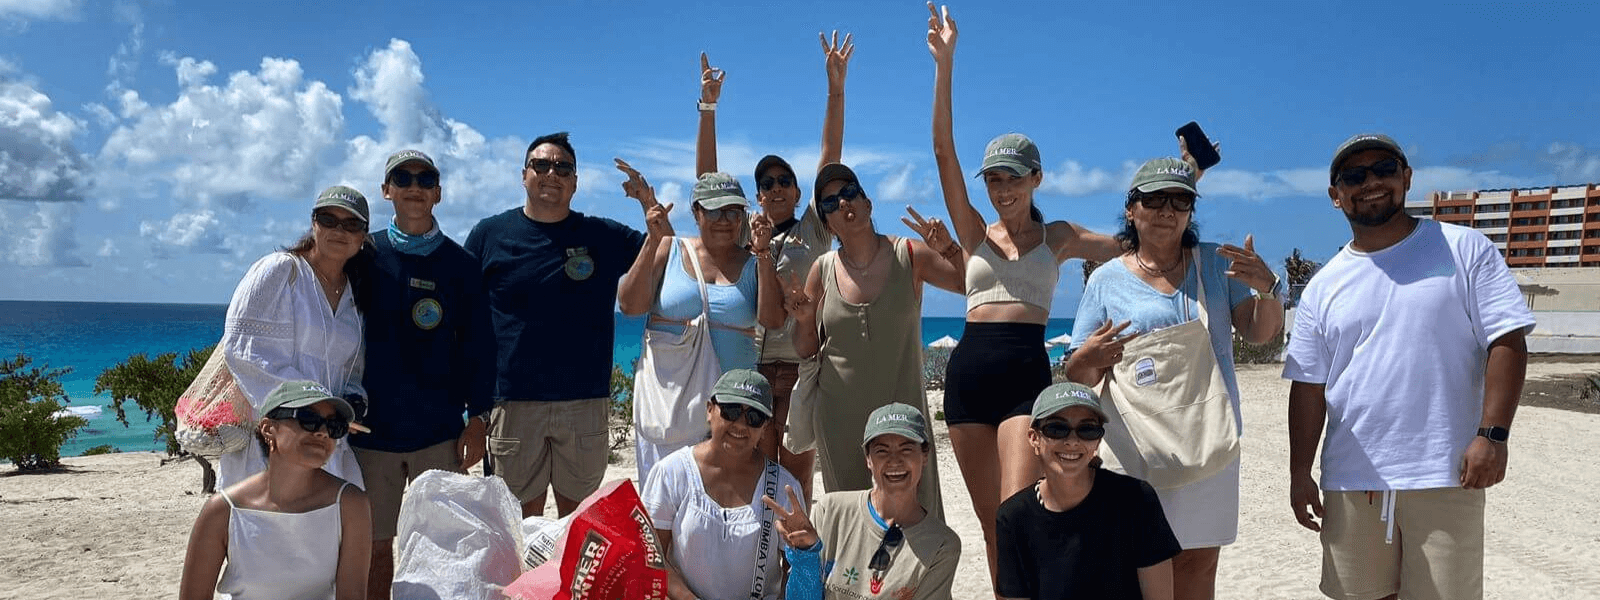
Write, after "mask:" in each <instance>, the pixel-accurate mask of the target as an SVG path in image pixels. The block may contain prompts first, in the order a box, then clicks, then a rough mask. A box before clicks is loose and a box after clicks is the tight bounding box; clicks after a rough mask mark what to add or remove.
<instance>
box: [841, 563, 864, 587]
mask: <svg viewBox="0 0 1600 600" xmlns="http://www.w3.org/2000/svg"><path fill="white" fill-rule="evenodd" d="M843 575H844V583H845V585H855V584H856V581H857V580H859V579H861V572H860V571H857V570H856V568H855V567H850V568H848V569H845V570H844V573H843Z"/></svg>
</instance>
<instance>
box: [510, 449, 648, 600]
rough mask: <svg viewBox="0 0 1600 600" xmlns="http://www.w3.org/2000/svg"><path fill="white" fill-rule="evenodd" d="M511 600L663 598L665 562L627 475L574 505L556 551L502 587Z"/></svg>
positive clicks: (629, 599) (557, 543)
mask: <svg viewBox="0 0 1600 600" xmlns="http://www.w3.org/2000/svg"><path fill="white" fill-rule="evenodd" d="M505 594H506V597H507V598H509V599H510V600H611V599H612V598H626V599H628V600H635V599H638V598H648V599H661V600H665V599H666V597H667V562H666V554H665V553H664V551H663V550H662V549H661V544H660V543H659V542H658V541H657V540H656V529H655V524H654V523H652V522H651V521H650V516H649V515H648V514H645V511H644V504H642V503H640V501H639V493H638V492H637V491H636V490H634V488H633V482H632V481H631V480H627V479H623V480H619V481H613V482H611V483H608V484H606V485H604V486H601V488H600V489H599V490H598V491H596V492H595V493H594V494H592V495H590V496H589V498H588V499H586V500H584V501H583V504H580V505H579V506H578V510H577V512H576V513H575V514H574V516H573V518H572V523H571V524H570V525H568V527H567V533H566V535H565V536H564V537H563V538H562V539H561V540H559V541H557V542H556V555H555V556H552V557H551V558H550V560H549V561H547V562H545V563H544V564H542V565H539V566H538V567H537V568H535V569H534V570H532V571H528V572H527V573H523V574H522V576H521V577H518V578H517V580H516V581H515V582H512V584H511V585H509V586H506V589H505Z"/></svg>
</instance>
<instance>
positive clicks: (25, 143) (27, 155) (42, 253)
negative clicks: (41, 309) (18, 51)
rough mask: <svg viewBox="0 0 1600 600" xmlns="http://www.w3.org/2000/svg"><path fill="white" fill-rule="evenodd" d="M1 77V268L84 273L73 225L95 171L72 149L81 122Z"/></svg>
mask: <svg viewBox="0 0 1600 600" xmlns="http://www.w3.org/2000/svg"><path fill="white" fill-rule="evenodd" d="M19 77H20V76H18V75H17V74H16V73H15V72H14V67H12V66H11V65H10V64H7V65H4V68H3V69H0V262H10V263H14V264H17V265H23V266H39V267H44V266H80V265H83V264H84V262H83V259H81V258H79V257H78V256H77V254H76V252H77V246H78V244H77V241H76V237H75V231H74V229H75V223H76V219H77V211H78V208H77V207H78V205H79V204H80V203H81V202H82V201H83V199H84V193H85V190H86V189H87V188H88V187H89V181H90V173H89V170H90V166H89V162H88V161H87V160H86V159H85V158H84V156H83V154H82V153H80V152H78V150H77V148H75V147H74V146H73V144H72V138H73V136H75V135H77V134H78V133H80V132H81V131H82V130H83V128H84V123H83V121H82V120H80V119H77V118H74V117H72V116H70V115H67V114H64V113H60V112H57V111H56V110H55V108H54V106H53V105H52V103H51V101H50V98H49V97H48V96H46V95H44V94H42V93H40V92H39V91H38V90H36V89H34V88H33V86H32V85H31V84H30V83H26V82H24V81H22V80H20V79H19Z"/></svg>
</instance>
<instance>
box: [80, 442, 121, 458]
mask: <svg viewBox="0 0 1600 600" xmlns="http://www.w3.org/2000/svg"><path fill="white" fill-rule="evenodd" d="M121 453H122V451H121V450H118V449H117V447H116V446H113V445H111V444H100V445H99V446H95V447H93V448H90V449H88V450H84V451H83V454H80V455H78V456H99V455H101V454H121Z"/></svg>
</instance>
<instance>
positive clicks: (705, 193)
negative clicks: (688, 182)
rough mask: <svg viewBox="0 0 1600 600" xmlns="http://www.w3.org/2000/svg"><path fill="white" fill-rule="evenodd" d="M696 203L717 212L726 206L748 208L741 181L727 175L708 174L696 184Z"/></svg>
mask: <svg viewBox="0 0 1600 600" xmlns="http://www.w3.org/2000/svg"><path fill="white" fill-rule="evenodd" d="M692 197H693V198H694V203H695V204H699V205H700V208H703V209H706V210H716V209H719V208H722V207H724V206H734V205H738V206H748V205H749V203H748V202H747V201H745V197H744V188H742V187H740V186H739V179H738V178H736V177H734V176H732V175H729V174H727V173H720V172H718V173H706V174H704V175H701V176H700V179H699V181H696V182H694V194H693V196H692Z"/></svg>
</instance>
